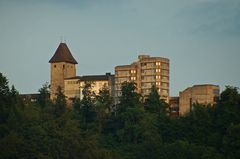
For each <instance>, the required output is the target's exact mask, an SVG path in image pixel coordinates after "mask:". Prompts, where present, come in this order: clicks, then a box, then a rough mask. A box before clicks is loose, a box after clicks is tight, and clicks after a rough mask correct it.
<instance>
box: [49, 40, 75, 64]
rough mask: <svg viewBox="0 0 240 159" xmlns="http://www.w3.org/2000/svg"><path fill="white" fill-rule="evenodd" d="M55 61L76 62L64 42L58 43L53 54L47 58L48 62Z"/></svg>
mask: <svg viewBox="0 0 240 159" xmlns="http://www.w3.org/2000/svg"><path fill="white" fill-rule="evenodd" d="M55 62H68V63H72V64H77V61H76V60H75V59H74V57H73V56H72V54H71V52H70V50H69V49H68V47H67V44H66V43H60V44H59V46H58V48H57V50H56V52H55V54H54V55H53V57H52V58H51V59H50V60H49V63H55Z"/></svg>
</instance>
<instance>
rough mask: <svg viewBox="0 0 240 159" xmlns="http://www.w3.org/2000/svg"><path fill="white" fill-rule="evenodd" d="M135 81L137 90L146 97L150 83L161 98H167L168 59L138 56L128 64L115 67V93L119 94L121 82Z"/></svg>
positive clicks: (117, 95)
mask: <svg viewBox="0 0 240 159" xmlns="http://www.w3.org/2000/svg"><path fill="white" fill-rule="evenodd" d="M124 81H128V82H130V81H132V82H135V83H136V86H137V92H138V93H140V94H142V96H143V97H145V98H146V97H147V96H148V95H149V93H150V89H151V87H152V85H156V86H157V88H158V92H159V95H160V98H161V99H164V100H165V101H166V102H168V100H169V59H167V58H162V57H150V56H149V55H140V56H138V61H136V62H133V63H132V64H130V65H122V66H116V67H115V95H116V97H119V96H121V83H123V82H124Z"/></svg>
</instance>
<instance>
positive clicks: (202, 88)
mask: <svg viewBox="0 0 240 159" xmlns="http://www.w3.org/2000/svg"><path fill="white" fill-rule="evenodd" d="M219 92H220V88H219V86H217V85H211V84H203V85H194V86H192V87H189V88H187V89H185V90H184V91H182V92H180V93H179V114H180V115H184V114H186V113H188V112H190V111H191V110H192V109H193V107H192V106H193V104H196V103H198V104H204V105H209V104H210V105H213V104H215V103H216V101H217V99H218V98H219Z"/></svg>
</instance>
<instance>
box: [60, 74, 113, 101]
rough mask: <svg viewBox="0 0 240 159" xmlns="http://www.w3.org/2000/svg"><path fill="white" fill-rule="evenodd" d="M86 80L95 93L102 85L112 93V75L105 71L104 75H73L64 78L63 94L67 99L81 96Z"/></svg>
mask: <svg viewBox="0 0 240 159" xmlns="http://www.w3.org/2000/svg"><path fill="white" fill-rule="evenodd" d="M86 82H90V83H91V86H92V91H93V92H94V93H95V94H96V95H97V94H98V93H99V90H100V89H102V88H103V87H104V86H106V87H108V88H109V90H110V93H111V94H112V95H114V75H111V74H110V73H106V74H105V75H90V76H75V77H70V78H66V79H65V80H64V87H65V88H64V94H65V96H66V97H67V100H68V101H72V100H73V99H74V98H80V99H82V98H83V94H82V90H83V88H84V85H85V83H86Z"/></svg>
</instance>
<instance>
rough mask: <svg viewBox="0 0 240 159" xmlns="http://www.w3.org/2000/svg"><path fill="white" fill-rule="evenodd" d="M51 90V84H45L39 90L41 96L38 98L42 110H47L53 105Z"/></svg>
mask: <svg viewBox="0 0 240 159" xmlns="http://www.w3.org/2000/svg"><path fill="white" fill-rule="evenodd" d="M49 88H50V86H49V84H48V83H45V84H43V86H42V88H40V89H39V90H38V92H39V93H40V94H39V97H38V98H37V102H38V104H39V105H40V107H41V108H45V107H46V106H48V105H50V103H51V102H50V101H51V100H50V91H49Z"/></svg>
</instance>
